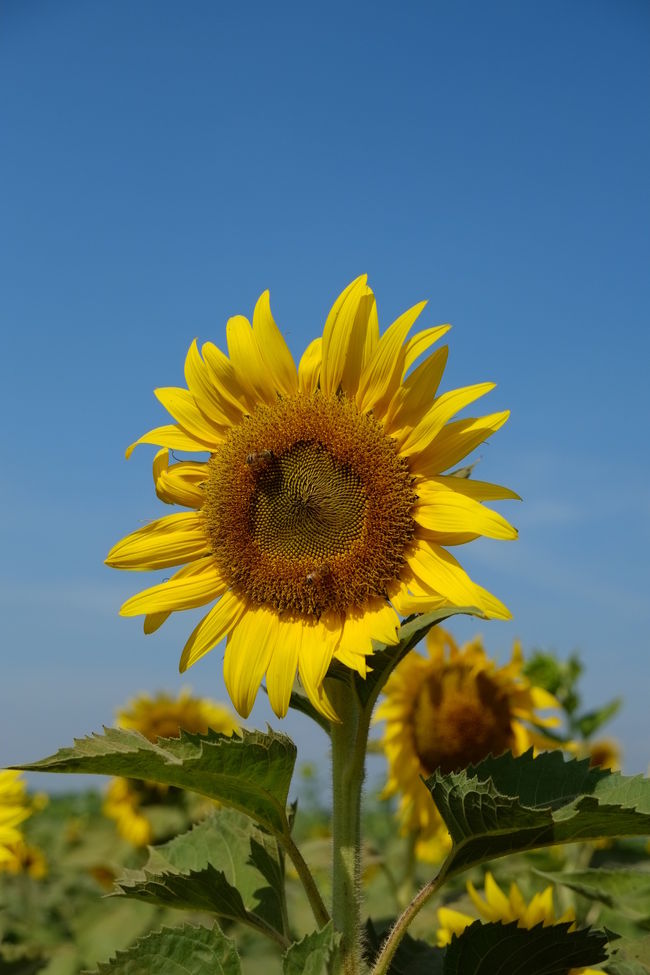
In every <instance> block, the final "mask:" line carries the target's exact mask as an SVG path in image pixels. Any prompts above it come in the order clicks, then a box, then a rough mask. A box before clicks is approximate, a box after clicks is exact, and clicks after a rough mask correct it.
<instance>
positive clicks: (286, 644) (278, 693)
mask: <svg viewBox="0 0 650 975" xmlns="http://www.w3.org/2000/svg"><path fill="white" fill-rule="evenodd" d="M302 630H303V626H302V623H300V622H298V621H296V622H292V621H287V620H283V619H281V620H280V621H279V630H278V637H277V644H276V647H275V650H274V652H273V656H272V657H271V662H270V663H269V666H268V670H267V672H266V690H267V691H268V695H269V702H270V704H271V707H272V708H273V710H274V712H275V714H276V715H277V716H278V718H284V716H285V714H286V713H287V710H288V708H289V700H290V698H291V691H292V689H293V685H294V682H295V679H296V673H297V670H298V658H299V655H300V644H301V642H302Z"/></svg>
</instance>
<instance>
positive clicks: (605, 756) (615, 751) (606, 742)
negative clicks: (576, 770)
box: [584, 738, 621, 772]
mask: <svg viewBox="0 0 650 975" xmlns="http://www.w3.org/2000/svg"><path fill="white" fill-rule="evenodd" d="M584 750H585V755H586V757H587V758H588V759H589V763H590V765H591V766H592V767H594V768H605V769H607V768H608V769H611V770H612V771H614V772H615V771H617V770H618V769H620V767H621V748H620V745H619V744H618V742H617V741H614V739H613V738H598V739H596V741H590V742H588V743H587V744H586V746H585V749H584Z"/></svg>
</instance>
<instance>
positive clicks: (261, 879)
mask: <svg viewBox="0 0 650 975" xmlns="http://www.w3.org/2000/svg"><path fill="white" fill-rule="evenodd" d="M117 883H118V887H119V891H120V893H121V894H124V895H126V896H128V897H133V898H135V899H137V900H142V901H145V902H148V903H154V904H158V905H162V906H167V907H176V908H183V909H189V910H202V911H208V912H211V913H213V914H216V915H217V916H218V917H220V918H225V919H228V920H230V921H240V922H243V923H244V924H248V925H250V926H251V927H253V928H256V929H257V930H258V931H260V933H263V934H267V935H271V936H272V937H275V939H276V940H279V941H281V942H284V941H286V940H287V933H286V929H287V921H286V905H285V902H284V860H283V856H282V852H281V850H280V849H279V847H278V843H277V841H276V840H275V839H274V838H273V837H272V836H271V835H269V834H268V833H264V832H263V831H262V830H261V829H259V828H257V827H256V826H255V825H254V824H253V823H252V822H251V821H250V820H249V819H248V818H247V817H245V816H243V815H242V814H241V813H237V812H235V811H234V810H227V809H221V810H217V811H215V813H214V814H213V815H211V816H210V817H209V818H208V819H206V820H205V821H204V822H203V823H201V824H200V825H198V826H195V827H194V829H192V830H190V831H189V832H188V833H184V834H183V835H181V836H178V837H176V838H175V839H173V840H171V841H170V842H169V843H166V844H164V845H163V846H159V847H155V848H152V849H151V853H150V857H149V860H148V862H147V863H146V864H145V866H144V868H143V869H142V870H137V871H130V872H129V873H127V875H126V876H125V877H122V878H120V879H119V880H118V882H117Z"/></svg>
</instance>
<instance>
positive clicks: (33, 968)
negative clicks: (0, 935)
mask: <svg viewBox="0 0 650 975" xmlns="http://www.w3.org/2000/svg"><path fill="white" fill-rule="evenodd" d="M46 965H47V959H46V958H42V957H40V956H37V957H34V956H33V955H32V954H31V953H29V952H25V951H24V950H23V951H21V950H20V949H19V950H18V951H13V952H8V951H7V950H6V949H3V948H2V946H0V975H36V973H37V972H40V971H42V970H43V969H44V968H45V966H46Z"/></svg>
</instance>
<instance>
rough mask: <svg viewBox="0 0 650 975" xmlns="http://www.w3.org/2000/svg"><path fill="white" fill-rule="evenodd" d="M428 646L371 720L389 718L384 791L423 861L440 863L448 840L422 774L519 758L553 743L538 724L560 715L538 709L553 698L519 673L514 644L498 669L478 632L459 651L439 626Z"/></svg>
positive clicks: (400, 671) (412, 658) (408, 660)
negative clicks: (395, 800) (395, 798)
mask: <svg viewBox="0 0 650 975" xmlns="http://www.w3.org/2000/svg"><path fill="white" fill-rule="evenodd" d="M426 647H427V651H428V652H427V656H426V657H425V656H423V655H422V654H420V653H417V652H415V651H413V652H411V653H409V654H408V655H407V656H406V657H405V658H404V659H403V660H402V662H401V663H400V664H399V665H398V666H397V667H396V669H395V670H394V671H393V673H392V674H391V676H390V678H389V679H388V681H387V683H386V687H385V689H384V694H385V698H384V700H383V701H382V703H381V704H380V706H379V707H378V709H377V713H376V720H377V721H381V720H384V721H385V722H386V725H385V729H384V735H383V738H382V745H383V749H384V752H385V754H386V758H387V761H388V782H387V784H386V788H385V790H384V795H385V796H387V797H388V796H392V795H397V794H399V795H400V796H401V798H400V803H399V808H398V815H399V818H400V821H401V826H402V832H403V833H404V834H411V835H414V836H416V837H417V844H416V855H417V856H418V857H419V858H420V859H425V860H429V861H430V862H437V861H439V860H440V859H441V858H442V857H443V856H444V855H445V854H446V852H447V850H448V849H449V846H450V840H449V836H448V833H447V830H446V828H445V825H444V823H443V821H442V818H441V816H440V814H439V812H438V810H437V809H436V807H435V805H434V803H433V801H432V799H431V794H430V792H429V790H428V789H427V788H426V786H425V785H424V783H423V782H422V780H421V777H425V778H426V777H428V776H430V775H431V774H432V773H433V772H434V771H436V769H440V771H442V772H451V771H454V770H457V769H462V768H466V767H467V766H468V765H471V764H475V763H477V762H479V761H481V759H483V758H486V757H487V756H488V755H490V754H492V755H500V754H502V753H503V752H505V751H508V750H510V751H512V752H513V754H515V755H521V754H522V753H523V752H525V751H526V750H527V749H528V748H531V747H534V748H540V749H542V748H555V747H556V742H555V741H553V740H551V739H550V738H548V737H546V736H545V735H544V733H543V731H540V730H539V727H541V728H544V727H553V726H556V725H557V724H558V723H559V718H558V717H557V716H556V715H552V716H541V715H539V714H537V709H538V708H557V707H558V702H557V701H556V699H555V698H554V697H553V696H552V695H551V694H549V693H548V691H545V690H543V689H542V688H541V687H534V686H533V685H531V683H530V681H529V680H528V679H527V678H526V677H524V676H523V674H522V666H523V656H522V652H521V646H520V645H519V643H515V645H514V647H513V651H512V658H511V660H510V662H509V663H508V664H506V665H505V666H503V667H498V666H497V664H496V663H495V662H494V661H493V660H491V659H490V658H489V657H488V656H487V654H486V652H485V650H484V648H483V643H482V641H481V639H480V637H476V638H475V639H474V640H472V641H470V642H469V643H466V644H465V645H464V646H462V647H460V648H459V647H458V646H457V644H456V642H455V641H454V639H453V637H452V636H451V634H450V633H448V632H447V631H446V630H444V629H443V628H442V627H440V626H437V627H435V628H434V629H432V630H430V631H429V633H428V635H427V639H426ZM536 726H537V727H536Z"/></svg>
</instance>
